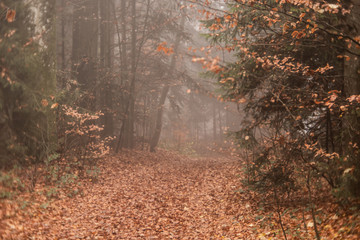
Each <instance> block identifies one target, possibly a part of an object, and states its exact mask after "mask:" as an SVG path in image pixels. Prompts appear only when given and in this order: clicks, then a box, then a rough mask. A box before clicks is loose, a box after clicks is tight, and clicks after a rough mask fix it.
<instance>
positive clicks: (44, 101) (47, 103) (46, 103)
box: [41, 99, 49, 107]
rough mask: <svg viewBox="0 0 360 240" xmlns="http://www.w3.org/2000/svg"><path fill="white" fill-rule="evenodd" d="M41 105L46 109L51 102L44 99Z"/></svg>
mask: <svg viewBox="0 0 360 240" xmlns="http://www.w3.org/2000/svg"><path fill="white" fill-rule="evenodd" d="M41 105H43V106H44V107H46V106H47V105H49V102H48V101H47V100H46V99H43V100H41Z"/></svg>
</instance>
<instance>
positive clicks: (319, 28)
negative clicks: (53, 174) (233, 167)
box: [195, 0, 360, 198]
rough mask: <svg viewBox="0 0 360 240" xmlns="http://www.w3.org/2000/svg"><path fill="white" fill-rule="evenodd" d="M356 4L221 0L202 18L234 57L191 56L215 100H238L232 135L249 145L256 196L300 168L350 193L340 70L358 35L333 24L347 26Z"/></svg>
mask: <svg viewBox="0 0 360 240" xmlns="http://www.w3.org/2000/svg"><path fill="white" fill-rule="evenodd" d="M356 8H357V7H353V8H352V7H351V6H349V5H346V4H343V5H342V6H341V5H340V3H336V4H332V3H325V2H324V3H320V2H314V3H310V2H308V1H267V0H263V1H231V2H229V4H228V5H227V11H224V12H222V13H221V14H218V15H216V16H215V17H214V18H212V19H209V20H207V21H204V26H205V27H206V28H207V30H208V34H207V36H208V38H209V39H210V40H211V41H213V43H214V44H224V45H225V46H224V47H223V49H224V50H228V51H229V52H232V53H233V55H234V57H235V58H236V59H235V60H234V61H233V62H230V63H228V64H226V65H225V66H221V65H219V63H218V62H217V61H216V59H214V60H212V61H210V63H209V62H205V60H204V59H195V60H196V61H201V62H203V64H204V65H205V66H206V67H207V68H208V70H210V71H211V72H213V73H215V74H216V75H217V76H218V80H219V85H220V87H221V88H222V90H223V92H224V94H223V97H224V98H225V99H227V100H228V101H232V102H237V103H239V104H241V103H245V112H246V113H247V115H248V117H247V118H246V119H245V120H244V121H243V124H242V130H241V131H239V132H238V133H236V134H235V137H236V138H237V139H238V141H239V143H240V144H242V146H243V147H244V148H245V149H247V150H249V151H251V156H250V159H249V161H248V163H249V164H248V169H247V170H248V174H249V176H250V179H251V180H250V181H249V182H248V183H249V184H250V185H252V186H253V187H255V188H256V189H257V190H259V191H260V192H262V193H264V192H266V191H270V192H274V191H277V190H281V192H286V191H288V189H294V190H295V189H296V186H297V185H301V181H300V179H301V178H298V177H299V176H302V179H306V174H307V172H308V171H309V170H310V171H314V172H315V173H316V174H315V175H316V176H318V177H322V178H323V179H325V180H326V181H327V182H328V183H329V185H330V186H331V187H332V188H333V189H335V190H337V191H339V192H340V193H339V194H338V195H339V196H342V197H344V198H346V197H348V196H359V195H358V194H359V193H358V191H357V190H356V189H359V187H358V186H359V185H358V184H359V179H360V178H358V176H359V175H358V169H359V168H358V163H357V162H358V161H357V160H355V159H358V158H359V150H358V147H357V146H358V145H359V142H358V141H359V139H360V138H359V136H360V135H359V134H360V132H359V130H360V129H359V124H358V120H357V118H356V117H355V116H356V115H357V114H358V113H357V112H358V111H359V106H358V102H357V100H355V99H357V97H358V95H354V96H352V97H351V99H352V103H353V105H351V106H350V104H349V97H350V96H351V91H349V90H348V89H347V87H348V85H349V84H350V85H351V82H352V83H353V82H355V83H356V81H358V76H359V75H358V73H357V79H352V80H350V83H349V80H347V75H349V74H351V73H350V72H349V71H348V68H346V65H347V64H349V63H347V61H349V60H350V57H349V56H353V55H354V56H356V54H357V53H356V51H354V50H353V47H352V46H354V45H355V46H359V41H358V39H357V38H356V37H355V38H353V37H352V36H353V34H354V33H353V32H351V31H349V30H348V29H347V28H346V27H344V26H342V25H341V24H342V23H346V24H348V26H355V25H356V23H354V22H352V20H350V19H351V17H349V16H351V14H356V12H357V9H356ZM352 10H353V11H354V13H352ZM354 24H355V25H354ZM357 34H358V33H355V35H357ZM328 49H332V51H328ZM344 52H345V54H344ZM354 64H357V63H354ZM357 94H359V93H357ZM350 125H351V126H352V127H350V128H351V134H349V132H348V131H349V126H350ZM244 139H245V141H244ZM244 142H245V144H244ZM349 144H350V145H351V146H349ZM296 172H297V173H298V174H296ZM345 172H346V173H345ZM344 173H345V174H344ZM347 173H349V174H347ZM299 174H300V175H299ZM276 189H277V190H276ZM340 189H342V190H340Z"/></svg>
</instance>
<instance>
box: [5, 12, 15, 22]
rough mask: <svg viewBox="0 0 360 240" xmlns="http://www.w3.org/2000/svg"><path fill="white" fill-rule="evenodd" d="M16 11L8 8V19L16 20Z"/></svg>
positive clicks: (10, 20)
mask: <svg viewBox="0 0 360 240" xmlns="http://www.w3.org/2000/svg"><path fill="white" fill-rule="evenodd" d="M15 16H16V11H15V10H12V9H8V10H7V13H6V20H7V21H8V22H9V23H11V22H14V21H15Z"/></svg>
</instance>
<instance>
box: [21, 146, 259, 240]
mask: <svg viewBox="0 0 360 240" xmlns="http://www.w3.org/2000/svg"><path fill="white" fill-rule="evenodd" d="M100 168H101V174H100V176H99V178H98V181H97V182H96V183H91V182H85V183H83V184H85V187H84V192H83V194H82V195H78V196H76V197H74V198H71V199H69V198H64V199H61V200H57V201H56V202H54V203H52V204H51V206H50V207H49V208H48V209H49V212H47V213H39V215H38V216H36V217H34V218H33V219H32V221H31V222H30V221H29V222H27V223H25V225H24V232H23V234H25V235H26V236H28V237H30V236H31V237H32V239H251V238H250V236H249V235H248V234H250V233H251V230H249V229H250V228H251V227H249V226H248V225H250V226H251V224H250V223H251V221H254V220H253V219H254V215H253V214H252V213H251V209H250V207H249V205H248V204H246V203H245V202H243V203H239V202H236V201H234V199H233V198H234V196H235V195H236V198H239V197H240V198H243V197H242V196H241V195H239V194H235V190H236V189H237V186H239V178H238V177H237V175H238V174H239V173H240V170H239V164H238V162H237V161H236V160H232V159H229V158H225V157H223V158H187V157H184V156H181V155H176V154H174V153H171V152H167V151H162V150H160V151H159V152H157V153H147V152H140V151H132V152H130V151H129V152H123V153H121V154H120V155H118V156H112V157H109V158H107V159H105V160H103V161H102V162H100ZM244 198H245V196H244ZM243 200H244V199H243ZM245 205H247V207H248V208H246V207H245ZM239 208H242V214H243V215H242V216H241V217H240V218H239V217H235V215H234V214H235V213H237V214H238V213H239V210H240V209H239ZM239 219H241V220H239ZM239 221H241V222H239ZM30 239H31V238H30Z"/></svg>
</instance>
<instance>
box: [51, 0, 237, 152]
mask: <svg viewBox="0 0 360 240" xmlns="http://www.w3.org/2000/svg"><path fill="white" fill-rule="evenodd" d="M217 9H218V10H219V11H220V13H221V11H222V9H224V4H223V3H222V2H216V3H214V4H213V5H212V6H204V5H202V4H201V1H198V2H197V3H196V4H192V3H189V2H186V1H182V2H179V1H175V0H174V1H165V0H161V1H159V0H157V1H154V0H137V1H129V0H114V1H98V0H87V1H75V0H72V1H71V0H64V1H57V6H56V12H57V13H56V20H57V21H56V42H57V45H56V47H57V48H56V49H57V72H58V73H57V75H58V81H57V82H58V88H59V89H66V90H68V91H72V92H74V94H78V95H79V99H78V100H77V101H79V105H80V106H81V108H84V109H88V110H90V111H93V112H98V111H101V112H102V113H103V116H102V117H101V118H100V120H99V121H100V124H101V125H102V126H103V127H104V136H111V137H114V140H113V143H112V145H113V147H114V148H115V149H117V150H119V149H120V148H123V147H125V148H134V147H141V148H143V149H144V148H150V150H151V151H155V150H156V147H158V146H160V147H166V148H175V149H178V150H181V149H184V148H189V147H190V148H192V149H198V150H206V149H208V148H209V146H214V145H217V146H220V145H223V144H224V142H226V139H225V137H226V135H227V134H228V133H229V132H231V131H235V130H236V129H238V128H239V123H240V120H241V114H240V111H239V106H237V105H236V104H234V103H232V102H226V100H224V99H223V98H222V97H220V95H221V94H222V93H221V90H220V87H219V85H217V83H216V82H217V79H215V78H213V77H211V76H210V74H206V72H207V71H208V69H207V67H206V64H209V62H211V61H214V60H215V59H218V60H216V61H219V63H217V64H219V65H221V64H223V63H224V62H226V60H227V59H229V58H231V56H229V54H227V53H226V52H225V51H224V50H223V49H214V48H212V47H211V46H210V45H209V43H208V41H207V40H206V39H205V37H204V36H202V35H203V34H204V33H206V32H205V30H203V29H204V28H203V27H202V23H201V20H202V18H203V19H205V18H206V14H199V13H200V12H201V11H203V12H205V10H206V11H210V10H211V11H213V12H214V14H215V13H216V11H217ZM194 59H195V60H196V59H201V61H200V62H199V61H195V60H194Z"/></svg>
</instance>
